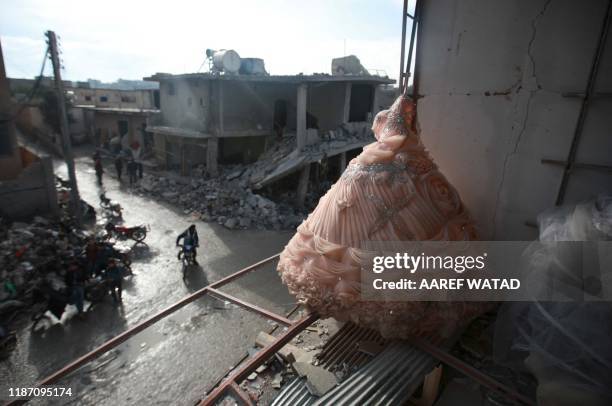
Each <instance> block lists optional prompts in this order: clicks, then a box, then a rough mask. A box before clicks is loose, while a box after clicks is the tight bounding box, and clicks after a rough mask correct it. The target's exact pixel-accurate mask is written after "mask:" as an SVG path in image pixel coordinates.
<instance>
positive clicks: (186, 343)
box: [0, 158, 294, 406]
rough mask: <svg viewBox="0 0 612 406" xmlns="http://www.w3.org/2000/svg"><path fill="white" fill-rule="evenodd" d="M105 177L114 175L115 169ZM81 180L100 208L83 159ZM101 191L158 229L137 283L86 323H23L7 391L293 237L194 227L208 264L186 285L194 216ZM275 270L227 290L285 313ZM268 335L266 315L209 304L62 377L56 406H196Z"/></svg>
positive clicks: (122, 192)
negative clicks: (63, 389) (181, 236)
mask: <svg viewBox="0 0 612 406" xmlns="http://www.w3.org/2000/svg"><path fill="white" fill-rule="evenodd" d="M107 170H108V172H111V167H108V168H107ZM57 172H58V173H59V174H65V168H64V167H62V165H59V166H58V168H57ZM107 175H108V173H107ZM77 178H78V182H79V188H80V192H81V197H82V198H83V199H85V200H86V201H88V202H89V203H90V204H92V205H93V206H94V207H96V208H98V195H99V193H100V191H101V190H102V189H100V188H99V187H98V186H97V185H96V184H95V176H94V171H93V167H92V166H91V159H89V158H78V159H77ZM103 189H104V191H105V192H106V195H107V197H109V198H111V199H112V200H114V201H117V202H119V203H120V204H121V205H122V207H123V208H124V212H123V213H124V216H123V217H124V220H125V225H128V226H130V225H138V224H148V225H149V226H150V227H151V231H150V232H149V234H148V236H147V239H146V242H147V244H148V247H146V248H139V249H136V250H135V251H134V257H135V258H134V263H133V265H132V268H133V270H134V273H135V276H134V277H133V278H132V280H131V281H128V282H127V283H125V284H124V292H123V305H122V306H118V307H117V306H114V305H113V303H112V301H111V300H110V298H108V300H107V301H106V302H105V303H104V304H103V305H100V306H97V307H96V308H95V309H94V310H93V311H92V312H91V313H89V314H88V315H87V317H86V319H85V320H78V319H75V318H70V317H66V315H65V317H64V318H63V319H62V321H61V323H58V324H56V325H54V326H53V327H51V328H50V329H49V330H48V331H47V332H45V333H44V334H42V335H40V334H38V335H36V334H31V333H30V330H29V328H28V327H29V326H28V325H24V326H23V327H22V328H21V329H20V331H19V336H18V346H17V348H16V350H15V351H14V352H13V353H12V355H11V358H10V359H9V360H8V361H5V362H2V363H0V369H4V371H0V381H4V382H2V383H3V384H2V385H0V387H2V386H4V387H6V386H9V385H10V386H28V385H32V384H33V383H34V382H36V381H37V380H38V379H41V378H43V377H44V376H46V375H48V374H50V373H52V372H54V371H55V370H57V369H58V368H60V367H62V366H64V365H65V364H66V363H68V362H69V361H71V360H73V359H75V358H77V357H78V356H80V355H82V354H84V353H86V352H87V351H89V350H91V349H93V348H95V347H97V346H98V345H100V344H101V343H103V342H104V341H106V340H107V339H109V338H111V337H114V336H116V335H117V334H119V333H120V332H122V331H124V330H125V329H127V328H129V327H130V326H133V325H135V324H136V323H138V322H139V321H142V320H144V319H145V318H147V317H148V316H151V315H153V314H155V313H156V312H158V311H159V310H161V309H163V308H165V307H167V306H169V305H171V304H172V303H174V302H176V301H178V300H180V299H181V298H183V297H185V296H186V295H188V294H189V293H192V292H194V291H195V290H197V289H199V288H201V287H203V286H205V285H207V284H208V283H210V282H214V281H216V280H218V279H220V278H222V277H224V276H226V275H229V274H231V273H234V272H236V271H237V270H239V269H240V268H242V267H244V266H247V265H249V264H252V263H254V262H257V261H259V260H261V259H263V258H266V257H268V256H270V255H273V254H275V253H277V252H279V251H280V250H281V249H282V247H284V245H285V244H286V242H287V241H288V239H289V238H290V237H291V235H292V233H290V232H274V231H250V230H249V231H229V230H226V229H224V228H223V227H220V226H217V225H215V224H213V225H209V224H206V223H202V222H200V221H195V224H196V225H197V228H198V234H199V236H200V246H201V247H200V249H199V250H198V262H199V263H200V265H201V266H200V269H192V270H191V272H190V273H189V275H188V277H187V279H186V280H185V281H183V279H182V274H181V266H180V263H179V262H178V261H177V259H176V253H177V250H176V248H175V246H174V244H175V239H176V235H177V233H178V232H180V231H182V230H184V229H185V228H187V227H188V226H189V225H190V224H192V223H193V222H194V221H193V220H192V219H191V218H190V216H189V215H185V214H183V213H182V212H179V211H176V210H174V209H173V208H171V207H168V206H164V205H163V204H161V203H158V202H156V201H154V200H152V199H151V198H149V197H146V196H139V195H138V194H135V193H132V191H131V190H130V188H129V187H126V186H125V185H124V184H119V183H118V182H117V180H116V179H115V178H112V177H108V176H106V177H105V180H104V185H103ZM99 222H101V220H100V218H99ZM274 265H275V264H272V265H270V266H268V267H265V268H262V270H260V271H258V272H256V273H254V274H251V275H248V276H246V277H245V278H243V279H239V280H238V281H236V282H233V283H232V284H230V285H228V286H227V287H226V288H224V289H222V290H224V291H226V292H228V293H231V294H233V295H235V296H238V297H240V298H241V299H245V300H248V301H250V302H252V303H255V304H257V305H259V306H262V307H265V308H267V309H270V310H273V311H276V312H278V313H286V312H287V311H289V310H290V309H291V308H292V307H293V305H294V299H293V298H292V297H291V296H289V294H288V293H287V291H286V289H285V287H284V286H282V284H281V283H280V280H279V278H278V277H277V275H276V272H275V270H274ZM70 310H72V311H74V310H73V309H70ZM68 316H70V315H68ZM270 328H271V324H270V323H269V322H268V321H266V320H265V319H263V318H261V317H260V316H257V315H254V314H252V313H249V312H247V311H246V310H243V309H241V308H238V307H236V306H234V305H230V304H228V303H224V302H222V301H219V300H216V299H213V298H209V297H204V298H202V299H199V300H198V301H196V302H194V303H192V304H189V305H187V306H186V307H184V308H183V309H181V310H179V311H178V312H176V313H175V314H173V315H171V316H169V317H168V318H166V319H164V320H162V321H160V322H158V323H157V324H155V325H154V326H152V327H150V328H149V329H147V330H145V331H143V332H142V333H140V334H138V335H136V336H134V337H133V338H131V339H130V340H128V341H127V342H125V343H123V344H122V345H120V346H119V347H117V348H116V349H115V350H113V351H111V352H109V353H107V354H106V355H104V356H103V357H102V358H99V359H98V360H96V361H95V362H93V363H91V364H89V365H87V366H86V367H83V368H81V370H79V371H77V372H75V373H73V374H72V375H71V376H69V377H67V378H65V379H64V380H62V381H61V382H60V383H58V384H57V385H59V386H69V387H71V388H72V393H73V396H72V398H70V399H68V398H66V399H63V400H61V401H59V402H58V404H68V403H73V404H86V405H94V404H95V405H115V406H116V405H128V404H143V403H144V402H147V403H149V404H164V405H165V404H185V405H186V404H193V403H194V401H195V400H197V399H200V398H201V397H202V395H203V394H204V393H205V392H206V390H207V389H209V388H210V387H211V386H212V385H213V384H214V383H216V382H217V380H218V379H219V378H220V377H221V376H222V375H223V373H224V372H225V371H227V370H228V369H230V368H231V367H232V366H233V365H235V364H236V363H237V362H238V361H239V360H240V359H241V358H242V357H243V356H244V355H245V354H246V350H247V349H248V348H249V347H252V346H253V343H254V339H255V336H256V335H257V333H258V332H259V331H261V330H269V329H270ZM5 385H6V386H5ZM3 391H4V389H3ZM3 397H4V396H2V397H0V399H1V398H3ZM34 403H43V402H34ZM45 403H49V402H48V401H45ZM53 403H55V402H53Z"/></svg>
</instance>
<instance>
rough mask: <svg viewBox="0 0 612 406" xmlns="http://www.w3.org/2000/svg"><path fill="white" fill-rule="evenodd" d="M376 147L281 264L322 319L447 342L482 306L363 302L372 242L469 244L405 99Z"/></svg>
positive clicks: (332, 193) (472, 234)
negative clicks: (365, 268) (364, 275)
mask: <svg viewBox="0 0 612 406" xmlns="http://www.w3.org/2000/svg"><path fill="white" fill-rule="evenodd" d="M372 130H373V131H374V135H375V137H376V140H377V141H376V142H374V143H372V144H369V145H367V146H366V147H364V148H363V152H362V153H361V154H360V155H359V156H357V157H356V158H355V159H353V160H352V161H351V162H350V164H349V165H348V167H347V169H346V170H345V172H344V173H343V174H342V176H341V177H340V179H339V180H338V182H337V183H336V184H334V185H333V186H332V187H331V189H330V190H329V191H328V192H327V193H326V194H325V196H323V197H322V198H321V200H320V201H319V204H318V206H317V207H316V208H315V210H314V211H313V212H312V213H311V214H310V215H309V216H308V218H307V219H306V220H305V221H304V222H303V223H302V224H301V225H300V226H299V227H298V228H297V233H296V234H295V236H293V238H292V239H291V240H290V241H289V243H288V245H287V246H286V247H285V249H284V251H283V252H282V254H281V257H280V261H279V264H278V272H279V273H280V275H281V278H282V280H283V282H284V283H285V284H286V285H287V287H288V288H289V291H290V293H291V294H293V295H294V296H296V297H297V299H298V301H299V302H300V303H302V304H304V305H306V306H307V307H308V308H310V309H313V310H315V311H317V312H318V313H319V314H320V315H321V316H322V317H330V316H331V317H334V318H336V319H339V320H343V321H348V320H350V321H353V322H355V323H357V324H360V325H363V326H366V327H369V328H375V329H377V330H379V331H380V332H381V334H382V335H383V336H386V337H407V336H412V335H428V336H431V335H432V334H438V333H439V334H442V335H443V336H448V335H450V334H452V333H453V332H455V331H456V330H457V329H458V328H460V327H461V326H464V325H465V324H467V323H468V322H469V321H470V320H471V319H473V318H474V317H475V316H477V315H479V314H481V313H482V312H483V311H484V310H486V306H485V305H483V304H480V303H475V302H472V303H471V302H388V301H377V302H372V301H363V300H361V298H360V293H361V291H360V280H361V276H360V275H361V266H362V263H363V258H364V256H363V251H364V248H365V247H364V245H365V243H366V242H367V241H410V240H473V239H477V234H476V230H475V227H474V224H473V222H472V220H471V219H470V216H469V214H468V212H467V211H466V209H465V207H464V206H463V204H462V202H461V199H460V198H459V195H458V194H457V192H456V191H455V189H454V188H453V187H452V186H451V185H450V184H449V183H448V181H447V180H446V178H445V177H444V176H443V175H442V174H441V173H440V172H439V171H438V168H437V167H436V165H435V163H434V162H433V160H432V159H431V157H430V156H429V153H428V152H427V151H426V149H425V147H424V146H423V144H422V142H421V139H420V137H419V135H418V132H417V130H416V123H415V105H414V104H413V102H412V101H411V100H410V99H408V98H406V97H404V96H400V98H398V99H397V100H396V101H395V103H394V104H393V105H392V106H391V107H390V108H389V110H384V111H381V112H380V113H378V114H377V116H376V118H375V120H374V124H373V126H372Z"/></svg>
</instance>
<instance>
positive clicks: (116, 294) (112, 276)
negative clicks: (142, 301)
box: [104, 259, 125, 304]
mask: <svg viewBox="0 0 612 406" xmlns="http://www.w3.org/2000/svg"><path fill="white" fill-rule="evenodd" d="M124 275H125V269H123V267H122V266H121V265H120V264H119V263H118V262H117V261H116V260H115V259H110V260H109V261H108V267H107V268H106V273H105V275H104V276H105V278H106V279H107V280H108V287H109V289H110V292H111V295H112V296H113V301H114V302H115V304H117V303H118V302H121V301H122V299H121V293H122V291H123V276H124Z"/></svg>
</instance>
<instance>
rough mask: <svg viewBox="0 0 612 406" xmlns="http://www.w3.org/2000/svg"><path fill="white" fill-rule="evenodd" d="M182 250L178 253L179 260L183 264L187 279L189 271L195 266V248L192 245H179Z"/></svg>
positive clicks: (184, 274)
mask: <svg viewBox="0 0 612 406" xmlns="http://www.w3.org/2000/svg"><path fill="white" fill-rule="evenodd" d="M179 247H181V250H180V251H179V253H178V256H177V257H178V259H179V261H181V262H182V263H183V278H185V276H186V273H187V269H189V267H191V266H192V265H195V263H196V262H195V247H194V246H193V245H191V244H186V245H184V244H179Z"/></svg>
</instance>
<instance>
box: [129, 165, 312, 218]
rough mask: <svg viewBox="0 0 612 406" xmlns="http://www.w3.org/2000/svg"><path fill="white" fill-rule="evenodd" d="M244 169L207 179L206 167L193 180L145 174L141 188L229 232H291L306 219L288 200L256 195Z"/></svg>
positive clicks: (223, 169) (224, 170) (234, 168)
mask: <svg viewBox="0 0 612 406" xmlns="http://www.w3.org/2000/svg"><path fill="white" fill-rule="evenodd" d="M244 170H245V169H244V166H227V167H221V168H220V172H221V173H220V175H219V176H218V177H216V178H211V179H206V178H205V176H206V174H205V172H206V170H205V168H204V167H198V168H196V169H195V170H194V173H193V178H191V179H187V178H181V177H175V176H171V175H168V176H158V175H154V174H146V175H145V176H144V178H143V180H142V182H141V183H140V185H139V186H138V187H139V189H140V190H141V191H143V192H145V193H147V194H149V195H153V196H155V197H157V198H160V199H161V200H164V201H166V202H168V203H171V204H174V205H177V206H179V207H181V208H182V209H183V210H184V212H185V213H186V214H188V213H191V214H193V215H194V216H195V217H198V218H200V219H201V220H203V221H206V222H216V223H218V224H221V225H223V226H225V227H226V228H229V229H250V228H254V229H274V230H281V229H292V228H295V227H297V226H298V225H299V224H300V223H301V222H302V220H303V218H304V217H305V214H306V212H301V211H299V210H298V209H297V208H295V207H294V206H293V204H291V203H289V201H288V199H289V195H288V194H287V195H286V197H287V201H285V199H283V201H282V202H279V203H275V202H273V201H272V200H270V199H268V198H266V197H264V196H262V195H260V194H257V193H254V192H253V191H252V190H251V189H250V188H249V186H248V183H247V182H246V181H245V180H244V179H243V178H241V176H240V175H241V174H242V173H243V172H244Z"/></svg>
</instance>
